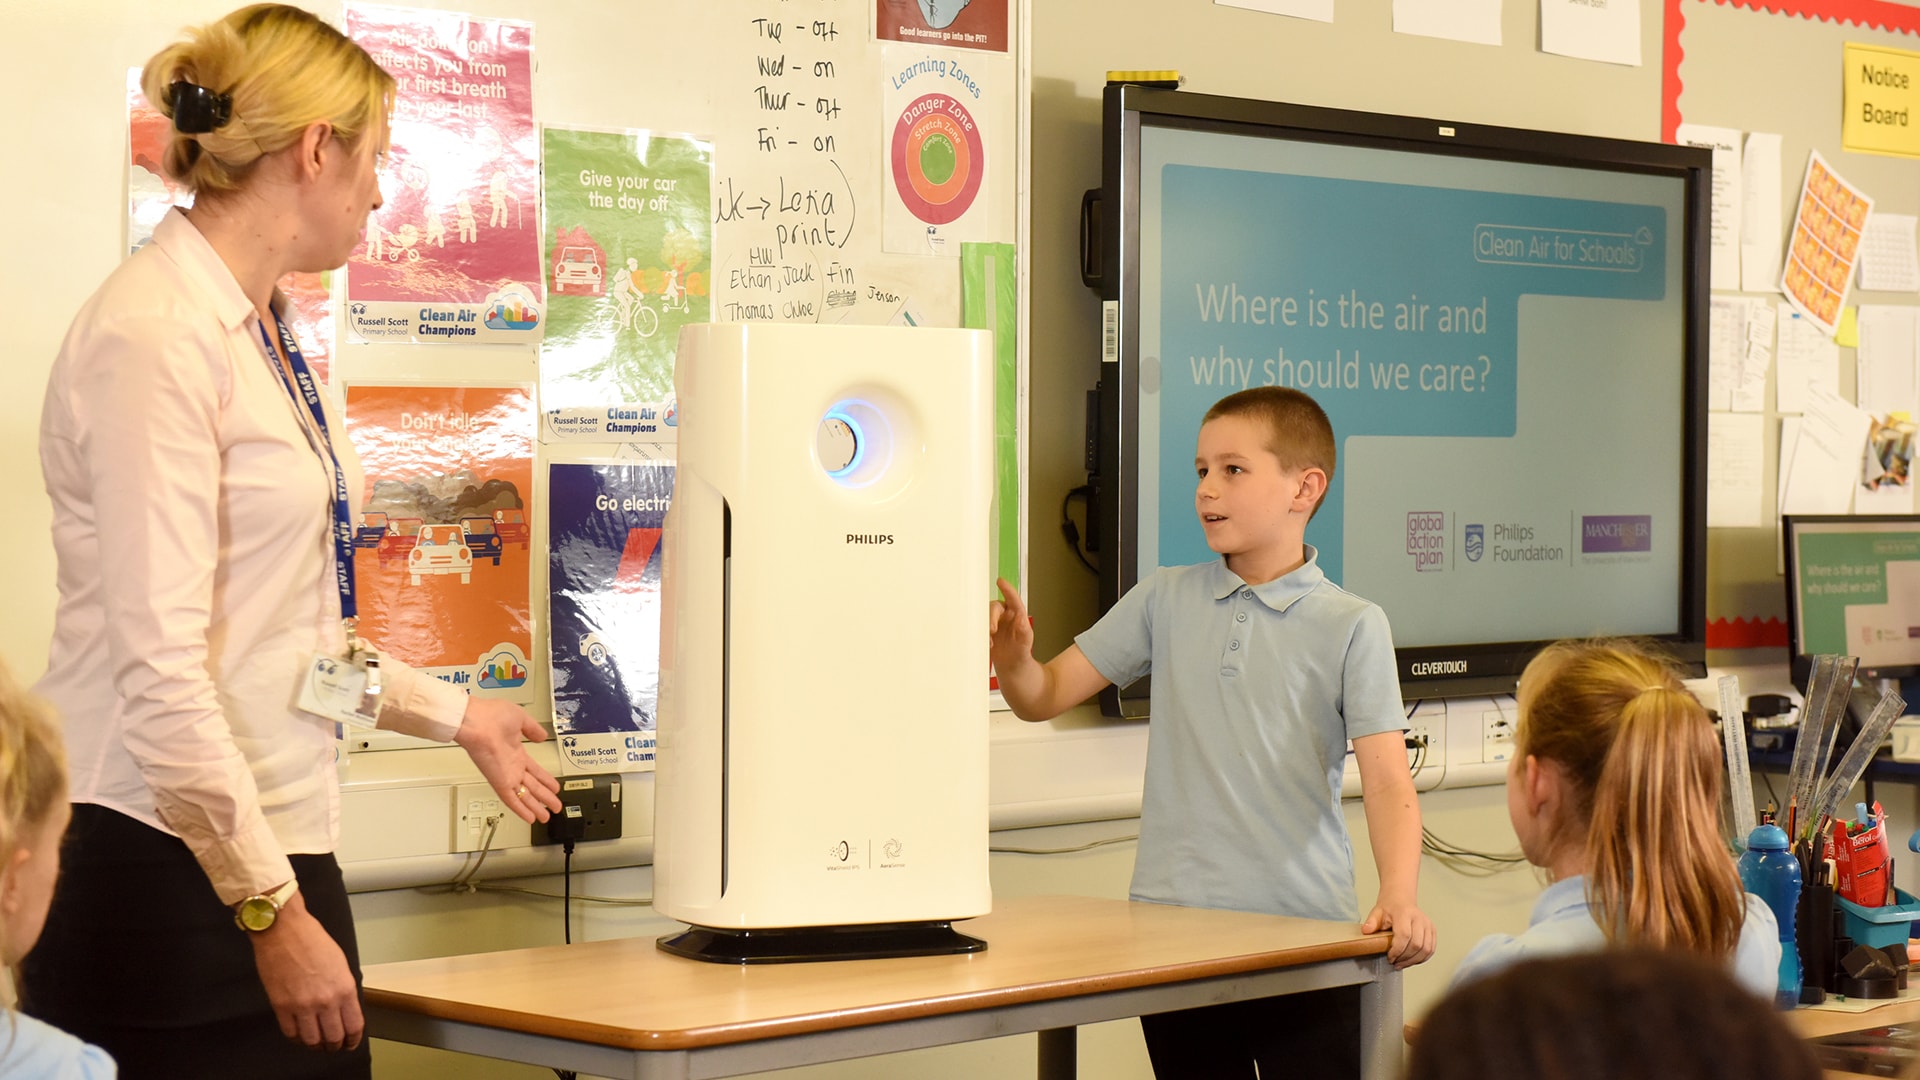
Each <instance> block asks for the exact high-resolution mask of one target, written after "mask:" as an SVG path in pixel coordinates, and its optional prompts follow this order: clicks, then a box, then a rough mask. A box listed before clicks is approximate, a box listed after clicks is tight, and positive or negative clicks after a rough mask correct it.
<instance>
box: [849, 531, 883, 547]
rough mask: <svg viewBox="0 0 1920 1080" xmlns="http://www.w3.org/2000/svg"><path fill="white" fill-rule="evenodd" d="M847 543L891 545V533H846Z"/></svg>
mask: <svg viewBox="0 0 1920 1080" xmlns="http://www.w3.org/2000/svg"><path fill="white" fill-rule="evenodd" d="M847 543H849V544H891V543H893V534H892V533H848V534H847Z"/></svg>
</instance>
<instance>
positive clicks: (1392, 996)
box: [1360, 956, 1405, 1080]
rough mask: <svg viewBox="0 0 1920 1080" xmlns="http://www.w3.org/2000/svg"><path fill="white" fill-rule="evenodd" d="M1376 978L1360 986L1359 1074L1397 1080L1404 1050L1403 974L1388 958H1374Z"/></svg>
mask: <svg viewBox="0 0 1920 1080" xmlns="http://www.w3.org/2000/svg"><path fill="white" fill-rule="evenodd" d="M1373 963H1374V971H1375V978H1374V980H1373V981H1372V982H1368V983H1362V984H1360V1075H1361V1076H1362V1077H1365V1078H1366V1080H1395V1078H1397V1077H1398V1076H1399V1075H1400V1067H1401V1066H1400V1059H1401V1057H1402V1056H1403V1053H1404V1050H1405V1041H1404V1039H1405V1036H1404V1035H1403V1034H1402V1029H1401V1008H1402V1005H1401V998H1400V993H1401V990H1400V972H1398V971H1396V970H1394V967H1393V965H1392V964H1390V963H1388V962H1387V958H1386V957H1385V956H1376V957H1374V959H1373Z"/></svg>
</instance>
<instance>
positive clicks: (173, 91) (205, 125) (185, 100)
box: [167, 79, 233, 135]
mask: <svg viewBox="0 0 1920 1080" xmlns="http://www.w3.org/2000/svg"><path fill="white" fill-rule="evenodd" d="M167 96H168V97H169V98H170V99H171V104H172V105H173V127H174V130H176V131H178V132H180V133H181V134H183V135H204V134H206V133H207V132H209V131H217V130H219V129H220V128H222V127H225V126H226V124H227V121H229V120H231V119H233V95H232V94H216V93H214V92H213V91H211V90H209V89H207V88H206V87H204V86H199V85H197V84H195V83H190V82H188V81H186V80H185V79H181V80H180V81H178V82H176V83H174V84H173V85H172V86H170V87H168V88H167Z"/></svg>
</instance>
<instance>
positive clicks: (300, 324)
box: [127, 68, 333, 383]
mask: <svg viewBox="0 0 1920 1080" xmlns="http://www.w3.org/2000/svg"><path fill="white" fill-rule="evenodd" d="M172 136H173V122H172V121H171V120H168V119H167V118H166V117H165V116H162V115H160V110H158V109H156V108H154V107H153V106H152V105H150V104H148V102H147V97H146V95H145V94H142V93H141V92H140V69H139V68H128V69H127V254H129V255H131V254H133V253H134V252H136V251H139V250H140V249H141V248H143V247H145V246H147V242H148V241H150V240H152V239H153V230H154V228H155V227H157V226H158V225H159V224H160V219H161V218H163V217H166V216H167V211H169V210H171V209H173V208H174V207H175V206H179V207H181V208H182V209H184V208H186V207H189V206H192V205H193V192H191V191H188V190H187V189H186V188H184V187H182V186H180V185H179V184H176V183H175V182H174V181H173V180H172V179H170V178H169V177H168V176H167V173H166V170H165V169H164V168H162V167H161V165H160V162H161V159H162V158H164V157H165V155H166V152H167V140H168V139H170V138H171V137H172ZM332 276H333V275H331V274H329V273H326V272H321V273H317V274H309V273H296V274H288V275H287V276H286V277H283V278H281V279H280V292H281V293H282V294H283V295H284V296H286V298H287V325H288V327H289V328H290V329H291V330H292V331H293V336H294V339H295V340H297V341H299V342H300V352H301V355H303V356H305V357H306V360H307V364H308V365H309V366H310V367H312V368H313V376H314V378H316V379H318V380H320V381H321V382H323V383H324V382H326V381H327V373H328V369H329V368H331V367H332V365H333V289H332V282H331V280H330V279H331V278H332Z"/></svg>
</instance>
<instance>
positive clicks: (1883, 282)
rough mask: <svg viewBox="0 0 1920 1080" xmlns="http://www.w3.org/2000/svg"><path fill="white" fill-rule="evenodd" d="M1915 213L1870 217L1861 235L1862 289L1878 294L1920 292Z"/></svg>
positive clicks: (1877, 213)
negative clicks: (1915, 243)
mask: <svg viewBox="0 0 1920 1080" xmlns="http://www.w3.org/2000/svg"><path fill="white" fill-rule="evenodd" d="M1917 224H1920V217H1915V216H1914V215H1912V214H1883V213H1880V212H1878V211H1875V212H1874V213H1871V214H1868V215H1867V227H1866V230H1865V231H1864V232H1863V233H1862V234H1861V236H1860V287H1861V288H1863V289H1872V290H1874V291H1876V292H1920V255H1916V254H1915V251H1914V227H1915V225H1917Z"/></svg>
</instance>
